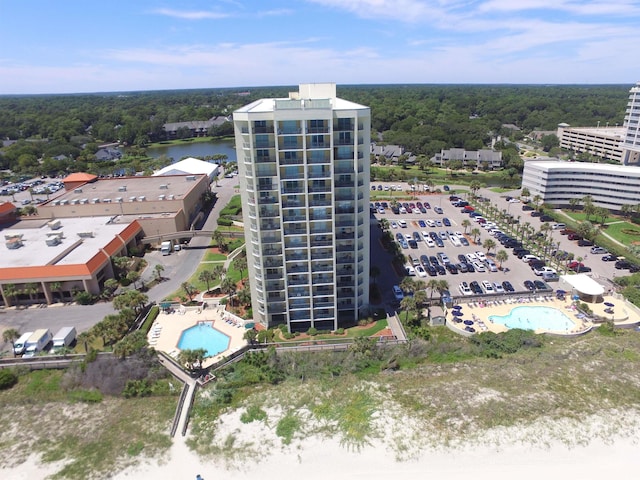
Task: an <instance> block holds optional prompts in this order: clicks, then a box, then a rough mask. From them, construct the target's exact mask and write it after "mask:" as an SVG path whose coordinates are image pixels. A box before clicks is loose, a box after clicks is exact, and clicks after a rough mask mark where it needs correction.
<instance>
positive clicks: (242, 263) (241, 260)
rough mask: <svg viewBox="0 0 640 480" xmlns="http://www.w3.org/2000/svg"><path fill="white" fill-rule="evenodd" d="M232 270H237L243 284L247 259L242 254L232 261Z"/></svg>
mask: <svg viewBox="0 0 640 480" xmlns="http://www.w3.org/2000/svg"><path fill="white" fill-rule="evenodd" d="M232 265H233V268H234V270H238V271H239V272H240V280H241V281H243V283H244V279H245V276H244V272H245V270H246V269H247V257H246V255H243V254H242V253H241V254H240V255H238V256H237V257H236V258H234V259H233V263H232Z"/></svg>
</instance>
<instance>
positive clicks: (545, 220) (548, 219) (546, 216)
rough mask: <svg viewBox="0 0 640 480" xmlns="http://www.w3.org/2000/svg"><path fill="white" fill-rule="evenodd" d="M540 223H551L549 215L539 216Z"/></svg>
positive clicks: (551, 218)
mask: <svg viewBox="0 0 640 480" xmlns="http://www.w3.org/2000/svg"><path fill="white" fill-rule="evenodd" d="M540 221H541V222H553V217H552V216H551V215H540Z"/></svg>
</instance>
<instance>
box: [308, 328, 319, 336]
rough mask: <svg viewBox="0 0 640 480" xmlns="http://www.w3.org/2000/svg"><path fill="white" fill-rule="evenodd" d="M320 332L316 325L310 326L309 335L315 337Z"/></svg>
mask: <svg viewBox="0 0 640 480" xmlns="http://www.w3.org/2000/svg"><path fill="white" fill-rule="evenodd" d="M317 334H318V329H317V328H316V327H311V328H309V330H307V335H309V336H310V337H314V336H316V335H317Z"/></svg>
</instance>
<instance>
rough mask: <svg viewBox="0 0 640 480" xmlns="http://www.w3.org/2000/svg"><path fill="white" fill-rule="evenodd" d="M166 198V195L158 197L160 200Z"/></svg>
mask: <svg viewBox="0 0 640 480" xmlns="http://www.w3.org/2000/svg"><path fill="white" fill-rule="evenodd" d="M165 198H166V195H158V200H164V199H165Z"/></svg>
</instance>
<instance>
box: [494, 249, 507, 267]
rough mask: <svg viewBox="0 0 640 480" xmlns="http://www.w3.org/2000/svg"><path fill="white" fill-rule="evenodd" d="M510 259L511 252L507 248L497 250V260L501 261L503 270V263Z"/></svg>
mask: <svg viewBox="0 0 640 480" xmlns="http://www.w3.org/2000/svg"><path fill="white" fill-rule="evenodd" d="M508 259H509V254H508V253H507V251H506V250H498V251H497V252H496V260H497V261H498V262H500V270H502V264H503V263H504V262H506V261H507V260H508Z"/></svg>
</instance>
